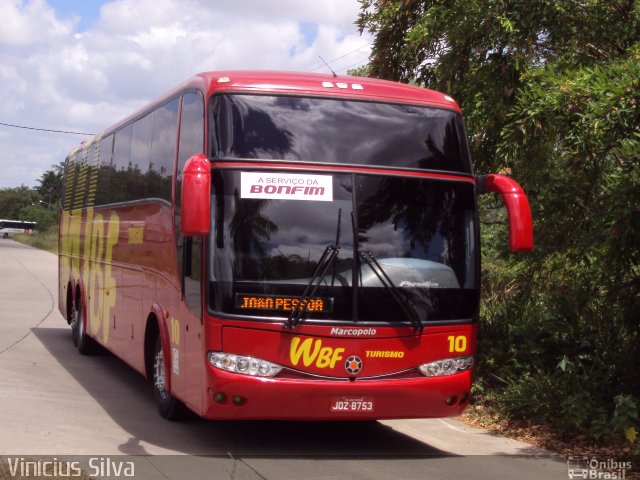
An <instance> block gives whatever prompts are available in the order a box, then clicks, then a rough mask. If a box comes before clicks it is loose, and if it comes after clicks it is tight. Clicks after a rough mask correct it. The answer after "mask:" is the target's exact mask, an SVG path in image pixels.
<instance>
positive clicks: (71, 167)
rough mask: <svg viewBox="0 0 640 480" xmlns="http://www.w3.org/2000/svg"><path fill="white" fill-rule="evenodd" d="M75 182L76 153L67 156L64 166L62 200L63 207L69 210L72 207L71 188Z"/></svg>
mask: <svg viewBox="0 0 640 480" xmlns="http://www.w3.org/2000/svg"><path fill="white" fill-rule="evenodd" d="M75 182H76V155H75V154H74V155H71V156H69V157H67V162H66V164H65V168H64V200H63V209H64V210H71V209H72V207H73V190H74V188H75Z"/></svg>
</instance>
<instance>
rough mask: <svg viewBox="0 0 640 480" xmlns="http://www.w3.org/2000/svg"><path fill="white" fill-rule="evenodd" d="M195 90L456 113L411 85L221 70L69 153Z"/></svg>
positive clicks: (439, 97)
mask: <svg viewBox="0 0 640 480" xmlns="http://www.w3.org/2000/svg"><path fill="white" fill-rule="evenodd" d="M193 88H195V89H198V90H200V91H202V92H203V93H204V94H205V95H206V96H207V97H208V96H210V95H212V94H214V93H223V92H227V93H242V92H244V93H255V94H269V93H273V94H284V95H308V96H320V97H329V98H331V97H333V98H345V99H346V98H348V99H355V100H358V99H361V100H368V101H373V100H377V101H383V102H391V103H408V104H414V105H425V106H433V107H437V108H446V109H449V110H455V111H458V112H459V111H460V107H459V106H458V104H457V103H456V101H455V100H454V99H453V98H451V97H450V96H448V95H446V94H443V93H440V92H436V91H435V90H429V89H426V88H422V87H417V86H414V85H406V84H403V83H397V82H391V81H388V80H379V79H375V78H367V77H352V76H349V75H336V76H333V75H331V74H325V73H308V72H288V71H277V70H221V71H213V72H202V73H198V74H196V75H194V76H192V77H191V78H189V79H187V80H186V81H185V82H183V83H181V84H180V85H178V86H176V87H175V88H173V89H171V90H170V91H168V92H166V93H165V94H163V95H162V96H160V97H159V98H156V99H155V100H154V101H152V102H150V103H149V104H147V105H145V106H144V107H143V108H141V109H140V110H138V111H137V112H135V113H133V114H132V115H130V116H128V117H126V118H124V119H122V120H121V121H119V122H117V123H115V124H114V125H111V126H109V127H108V128H106V129H105V130H103V131H102V132H100V133H99V134H97V135H96V136H95V137H94V138H93V139H90V140H88V141H85V142H82V144H80V145H78V146H77V147H76V148H74V149H73V150H72V152H71V153H70V154H73V153H74V152H75V151H77V150H78V149H80V148H81V147H82V146H83V145H84V144H89V143H91V142H92V141H94V140H98V139H100V138H101V137H102V136H104V135H107V134H109V133H110V132H112V131H114V130H116V129H117V128H119V127H121V126H123V125H125V124H127V123H129V122H131V121H133V120H136V119H137V118H140V117H141V116H142V115H144V114H145V113H146V112H147V111H149V109H150V108H152V107H153V106H155V105H160V104H162V103H163V102H165V101H167V100H169V99H171V98H175V97H176V96H177V95H179V94H180V92H182V91H184V90H186V89H193Z"/></svg>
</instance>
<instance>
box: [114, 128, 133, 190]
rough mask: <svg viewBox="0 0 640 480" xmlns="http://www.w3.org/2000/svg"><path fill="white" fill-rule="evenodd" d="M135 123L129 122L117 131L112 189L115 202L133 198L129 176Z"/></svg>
mask: <svg viewBox="0 0 640 480" xmlns="http://www.w3.org/2000/svg"><path fill="white" fill-rule="evenodd" d="M132 134H133V125H132V124H129V125H127V126H125V127H123V128H121V129H120V130H118V131H117V132H116V134H115V135H116V136H115V142H114V144H113V168H114V170H115V171H114V177H113V178H112V179H111V189H112V196H113V201H114V202H123V201H126V200H129V199H131V198H132V196H131V194H130V192H129V190H128V188H127V187H128V185H127V184H128V182H127V177H128V175H129V169H130V168H131V162H130V160H131V137H132Z"/></svg>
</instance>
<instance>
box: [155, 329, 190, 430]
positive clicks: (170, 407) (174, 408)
mask: <svg viewBox="0 0 640 480" xmlns="http://www.w3.org/2000/svg"><path fill="white" fill-rule="evenodd" d="M152 381H153V396H154V398H155V400H156V405H157V406H158V413H160V416H161V417H162V418H165V419H167V420H179V419H180V418H182V416H183V414H184V410H185V407H184V405H183V404H182V402H180V400H178V399H177V398H175V397H174V396H173V395H171V394H170V393H169V392H167V391H166V390H165V389H164V385H165V383H164V353H163V352H162V342H161V341H160V336H159V335H158V337H157V338H156V346H155V348H154V351H153V378H152Z"/></svg>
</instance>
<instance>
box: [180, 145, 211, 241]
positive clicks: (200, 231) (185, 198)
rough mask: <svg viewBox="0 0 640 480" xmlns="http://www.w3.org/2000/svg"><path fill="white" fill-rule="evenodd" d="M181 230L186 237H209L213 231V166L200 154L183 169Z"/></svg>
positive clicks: (190, 159) (191, 159) (192, 158)
mask: <svg viewBox="0 0 640 480" xmlns="http://www.w3.org/2000/svg"><path fill="white" fill-rule="evenodd" d="M181 200H182V202H181V204H180V205H181V208H182V211H181V215H180V230H181V232H182V234H183V235H185V236H194V235H207V234H208V233H209V230H210V229H211V164H210V163H209V160H208V159H207V157H206V156H205V155H204V154H202V153H199V154H197V155H194V156H192V157H191V158H189V160H187V163H185V165H184V168H183V169H182V192H181Z"/></svg>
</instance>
